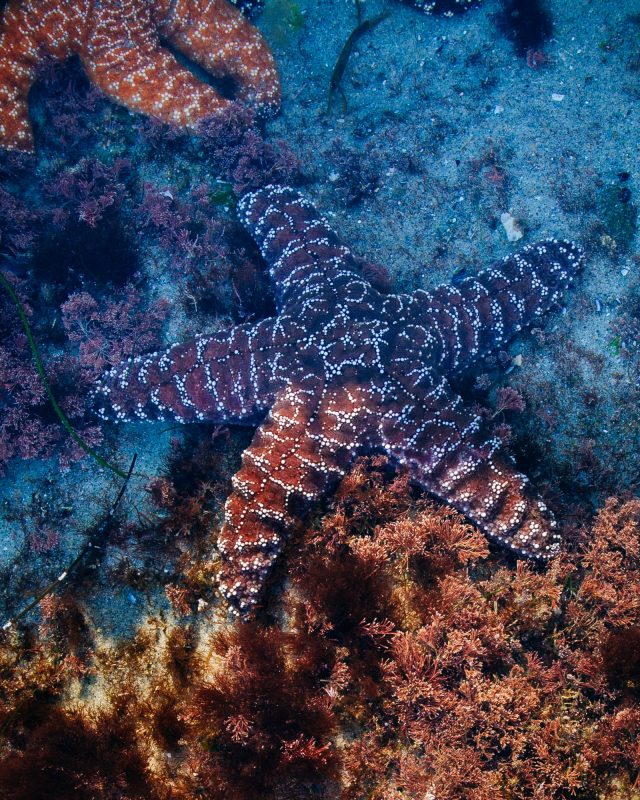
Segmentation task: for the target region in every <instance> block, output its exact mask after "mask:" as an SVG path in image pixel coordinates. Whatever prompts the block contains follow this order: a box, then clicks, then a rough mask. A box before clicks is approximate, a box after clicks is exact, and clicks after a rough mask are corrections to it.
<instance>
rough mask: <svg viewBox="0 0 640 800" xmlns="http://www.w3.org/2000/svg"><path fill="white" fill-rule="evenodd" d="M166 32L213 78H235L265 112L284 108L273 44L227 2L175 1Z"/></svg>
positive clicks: (243, 94)
mask: <svg viewBox="0 0 640 800" xmlns="http://www.w3.org/2000/svg"><path fill="white" fill-rule="evenodd" d="M161 33H162V35H163V36H165V37H166V38H167V39H168V41H169V42H171V44H172V45H174V47H176V48H177V49H178V50H180V51H181V52H183V53H186V54H188V55H189V57H190V58H192V59H193V60H194V61H195V62H196V63H198V64H199V65H200V66H201V67H204V69H206V70H207V71H208V72H210V73H211V74H212V75H215V76H216V77H226V76H228V77H230V78H233V79H235V81H236V82H237V84H238V90H239V91H238V95H239V97H240V98H242V99H243V100H245V101H249V102H252V103H253V104H254V105H256V106H257V107H258V108H260V109H261V110H263V111H273V110H275V109H277V108H278V106H279V105H280V81H279V78H278V71H277V69H276V65H275V61H274V59H273V55H272V54H271V51H270V50H269V47H268V46H267V43H266V42H265V40H264V38H263V37H262V34H261V33H260V31H258V29H257V28H255V27H254V26H253V25H252V24H251V23H250V22H249V21H248V20H247V19H246V17H244V16H243V15H242V14H241V13H240V11H239V10H238V9H237V8H235V7H234V6H232V5H231V4H230V3H228V2H227V1H226V0H175V2H174V3H173V4H172V6H171V8H170V10H169V12H168V14H167V15H166V17H165V18H164V20H163V23H162V28H161ZM212 43H214V44H213V45H212Z"/></svg>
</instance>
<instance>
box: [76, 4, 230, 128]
mask: <svg viewBox="0 0 640 800" xmlns="http://www.w3.org/2000/svg"><path fill="white" fill-rule="evenodd" d="M161 12H162V7H161V5H159V6H158V8H156V9H154V8H153V6H152V4H150V3H140V2H134V1H133V0H122V2H120V3H102V4H101V5H100V6H99V13H97V12H96V13H95V16H94V20H93V24H92V25H91V26H90V28H89V29H88V31H87V41H86V45H85V47H83V49H82V52H81V59H82V62H83V64H84V67H85V69H86V71H87V74H88V75H89V77H90V78H91V80H92V81H94V83H95V84H96V85H97V86H99V87H100V88H101V89H102V91H103V92H105V94H107V95H109V96H110V97H112V98H113V99H114V100H116V101H117V102H120V103H122V104H123V105H126V106H127V107H128V108H132V109H135V110H138V111H141V112H144V113H146V114H152V115H153V116H155V117H157V118H158V119H161V120H162V121H164V122H170V123H173V124H176V125H191V124H193V123H195V122H196V121H197V120H199V119H201V118H202V117H203V116H205V115H206V114H211V113H215V112H217V111H221V110H223V109H224V108H226V107H227V106H229V104H230V101H229V100H227V99H225V98H224V97H222V96H221V95H220V94H219V93H218V92H217V91H215V89H213V88H212V87H211V86H208V85H207V84H205V83H202V82H201V81H200V80H198V79H197V78H196V77H195V75H193V74H192V73H191V72H189V70H188V69H186V68H185V67H183V66H181V65H180V64H179V63H178V61H177V60H176V58H175V56H173V55H172V54H171V53H170V52H169V51H168V50H167V49H166V48H164V47H162V45H161V43H160V37H159V35H158V26H159V23H160V20H159V19H157V18H155V15H156V14H158V13H161Z"/></svg>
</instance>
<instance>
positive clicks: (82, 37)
mask: <svg viewBox="0 0 640 800" xmlns="http://www.w3.org/2000/svg"><path fill="white" fill-rule="evenodd" d="M162 41H166V42H168V43H169V44H170V45H172V46H173V47H174V48H175V49H176V50H178V51H180V52H182V53H184V54H185V55H186V56H188V57H189V58H190V59H191V60H192V61H194V62H196V63H197V64H199V65H200V66H201V67H203V68H204V69H205V70H207V71H208V72H209V73H211V74H212V75H214V76H217V77H223V76H226V77H230V78H232V79H234V80H235V81H236V83H237V84H238V87H239V97H240V99H242V100H243V101H247V102H249V103H252V104H254V105H255V106H256V107H257V108H258V109H259V110H261V111H271V110H275V109H277V108H278V106H279V103H280V83H279V79H278V73H277V71H276V67H275V63H274V60H273V56H272V54H271V51H270V50H269V47H268V45H267V43H266V42H265V40H264V39H263V38H262V35H261V34H260V32H259V31H258V30H257V29H256V28H254V27H253V25H251V23H250V22H249V21H248V20H247V19H246V18H245V17H244V16H243V15H242V14H241V13H240V11H239V10H238V9H237V8H235V6H233V5H231V4H230V3H228V2H227V0H101V1H100V2H96V0H10V2H9V4H8V6H7V7H6V9H5V12H4V16H3V19H2V22H1V23H0V146H2V147H5V148H7V149H17V150H25V151H30V150H33V133H32V131H31V125H30V122H29V110H28V102H27V97H28V94H29V89H30V87H31V85H32V83H33V81H34V79H35V75H36V68H37V65H38V63H39V62H40V61H41V60H42V59H43V58H44V57H53V58H55V59H59V60H62V59H66V58H68V57H69V56H71V55H74V54H75V55H78V56H79V57H80V60H81V61H82V64H83V66H84V68H85V70H86V72H87V75H88V76H89V78H90V79H91V80H92V81H93V82H94V83H95V84H96V85H97V86H98V87H100V89H102V90H103V91H104V92H105V93H106V94H107V95H109V97H111V98H113V99H114V100H116V101H117V102H119V103H122V104H123V105H125V106H127V107H128V108H131V109H134V110H136V111H141V112H142V113H144V114H149V115H151V116H154V117H157V118H159V119H161V120H163V121H164V122H171V123H174V124H176V125H193V124H194V123H196V122H197V121H198V120H200V119H202V117H204V116H206V115H208V114H212V113H216V112H218V111H222V110H224V109H225V108H227V107H228V105H229V103H230V102H231V101H229V100H227V99H225V98H224V97H222V95H220V94H219V93H218V92H217V91H216V90H215V89H214V88H212V87H211V86H208V85H207V84H206V83H203V82H202V81H200V80H198V78H196V77H195V75H193V74H192V73H191V72H189V70H188V69H186V68H185V67H183V66H182V65H181V64H180V63H179V62H178V60H177V59H176V58H175V56H174V55H172V53H171V52H170V51H169V50H167V49H166V48H165V47H163V46H162Z"/></svg>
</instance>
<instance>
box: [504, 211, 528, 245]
mask: <svg viewBox="0 0 640 800" xmlns="http://www.w3.org/2000/svg"><path fill="white" fill-rule="evenodd" d="M500 222H501V223H502V227H503V228H504V231H505V233H506V234H507V239H508V240H509V241H510V242H517V241H518V239H522V237H523V236H524V231H523V230H522V226H521V225H520V223H519V222H518V220H517V219H515V217H513V216H512V215H511V214H510V213H509V212H508V211H505V212H504V213H503V214H501V215H500Z"/></svg>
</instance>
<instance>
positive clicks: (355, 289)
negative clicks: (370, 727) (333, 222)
mask: <svg viewBox="0 0 640 800" xmlns="http://www.w3.org/2000/svg"><path fill="white" fill-rule="evenodd" d="M238 214H239V216H240V219H241V221H242V223H243V225H244V226H245V228H246V229H247V230H248V231H249V233H250V234H251V236H252V237H253V239H254V240H255V241H256V242H257V244H258V246H259V247H260V251H261V252H262V256H263V258H264V259H265V261H266V262H267V265H268V266H269V273H270V275H271V279H272V280H273V282H274V285H275V289H276V303H277V306H278V309H282V308H283V307H285V306H293V305H294V304H296V305H298V307H301V306H303V305H304V304H305V303H308V304H311V305H314V304H317V303H318V302H322V303H325V304H326V299H327V298H330V299H331V300H332V301H333V302H337V301H338V300H340V301H342V302H343V303H349V304H352V305H353V304H354V303H358V302H359V301H361V302H362V301H364V302H366V300H365V298H366V296H367V295H368V294H370V293H372V292H373V291H374V290H373V289H372V288H371V286H370V284H369V283H368V281H366V280H364V279H363V278H362V276H361V274H360V272H359V270H358V267H357V266H356V263H355V261H354V258H353V256H352V254H351V251H350V250H349V249H348V248H347V247H345V246H344V245H342V244H340V242H339V241H338V237H337V236H336V234H335V233H334V232H333V230H332V229H331V228H330V227H329V225H328V223H327V221H326V220H325V219H324V218H323V217H322V216H320V214H319V213H318V211H317V210H316V209H315V207H314V206H313V205H312V204H311V203H310V202H309V201H308V200H306V199H305V198H304V197H303V196H302V195H301V194H300V193H299V192H297V191H296V190H295V189H291V188H289V187H287V186H266V187H265V188H264V189H260V190H259V191H257V192H252V193H250V194H247V195H245V196H244V197H243V198H242V199H241V201H240V203H239V204H238Z"/></svg>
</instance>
